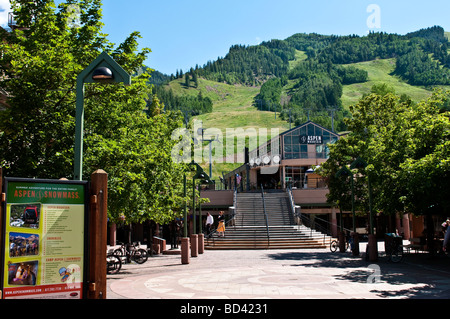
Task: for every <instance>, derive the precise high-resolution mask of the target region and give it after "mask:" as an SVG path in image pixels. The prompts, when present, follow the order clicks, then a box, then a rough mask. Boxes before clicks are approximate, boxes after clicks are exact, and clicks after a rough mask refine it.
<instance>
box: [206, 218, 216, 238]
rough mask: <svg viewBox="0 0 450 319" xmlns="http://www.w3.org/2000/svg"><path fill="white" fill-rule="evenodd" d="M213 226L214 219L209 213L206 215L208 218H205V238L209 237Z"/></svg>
mask: <svg viewBox="0 0 450 319" xmlns="http://www.w3.org/2000/svg"><path fill="white" fill-rule="evenodd" d="M213 225H214V218H213V217H212V215H211V214H210V213H208V216H207V217H206V237H207V238H209V237H211V230H212V227H213Z"/></svg>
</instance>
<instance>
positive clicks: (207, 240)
mask: <svg viewBox="0 0 450 319" xmlns="http://www.w3.org/2000/svg"><path fill="white" fill-rule="evenodd" d="M233 203H234V214H233V216H232V217H231V218H230V219H229V220H227V221H226V222H225V228H227V226H228V225H229V224H230V223H231V222H232V221H234V220H235V219H236V216H237V214H236V211H237V209H236V208H237V207H236V204H237V190H236V188H235V189H234V199H233ZM234 227H235V228H236V223H235V224H234ZM215 233H217V228H216V229H214V230H213V231H211V233H210V237H206V242H207V243H208V244H209V240H210V239H212V241H213V246H214V245H215V244H216V240H215V238H214V234H215Z"/></svg>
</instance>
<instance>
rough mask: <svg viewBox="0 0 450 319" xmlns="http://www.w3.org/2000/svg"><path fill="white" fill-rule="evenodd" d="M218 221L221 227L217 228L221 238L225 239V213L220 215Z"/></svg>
mask: <svg viewBox="0 0 450 319" xmlns="http://www.w3.org/2000/svg"><path fill="white" fill-rule="evenodd" d="M217 220H218V221H219V226H217V232H218V233H219V237H225V215H224V214H223V211H221V212H220V213H219V217H218V218H217Z"/></svg>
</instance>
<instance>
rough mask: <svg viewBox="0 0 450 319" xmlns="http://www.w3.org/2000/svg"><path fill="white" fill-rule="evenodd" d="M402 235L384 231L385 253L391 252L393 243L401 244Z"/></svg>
mask: <svg viewBox="0 0 450 319" xmlns="http://www.w3.org/2000/svg"><path fill="white" fill-rule="evenodd" d="M402 241H403V239H402V237H401V236H399V235H397V234H395V233H386V234H385V235H384V251H385V252H386V255H390V254H391V250H392V247H393V245H394V244H397V245H402Z"/></svg>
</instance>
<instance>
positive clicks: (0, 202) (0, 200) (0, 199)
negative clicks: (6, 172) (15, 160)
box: [0, 167, 6, 300]
mask: <svg viewBox="0 0 450 319" xmlns="http://www.w3.org/2000/svg"><path fill="white" fill-rule="evenodd" d="M4 200H6V197H4V196H3V168H2V167H0V254H1V251H2V248H1V247H5V246H4V243H3V242H2V238H3V234H2V231H3V224H2V223H3V201H4ZM0 260H1V257H0ZM0 271H4V269H3V265H0ZM0 277H1V276H0ZM2 286H3V285H2ZM2 298H3V292H2V291H1V290H0V300H1V299H2Z"/></svg>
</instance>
